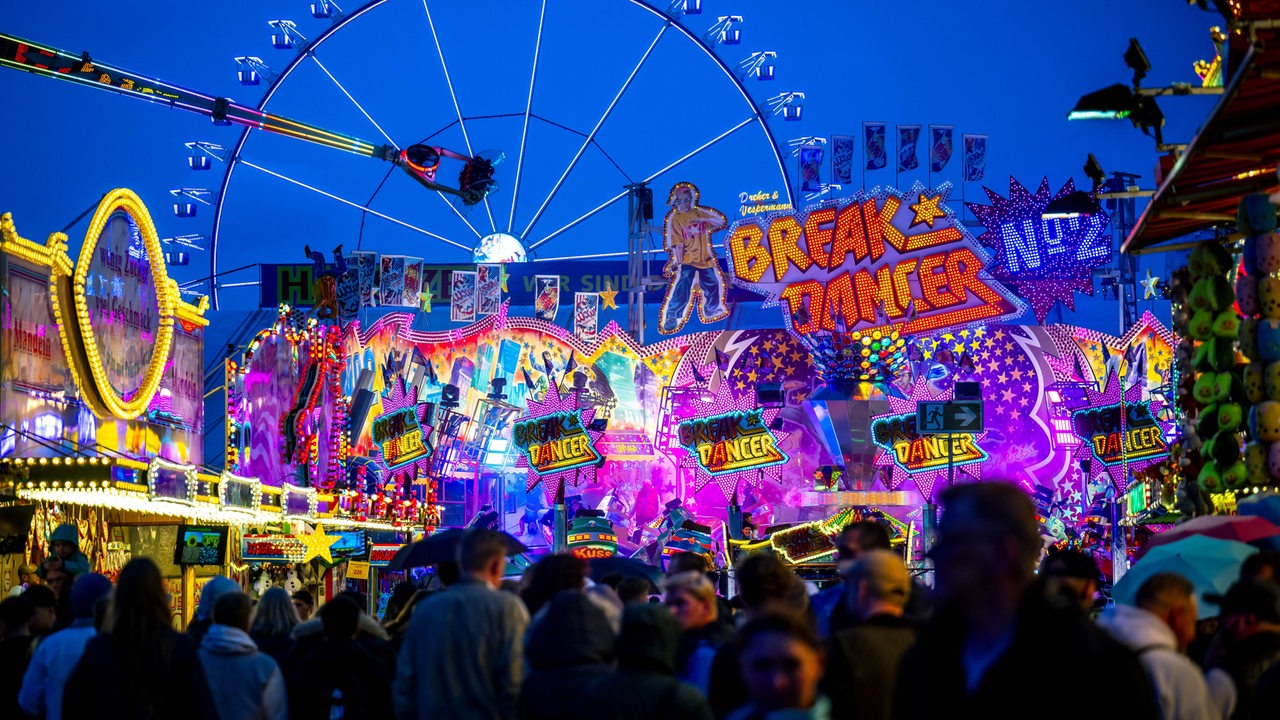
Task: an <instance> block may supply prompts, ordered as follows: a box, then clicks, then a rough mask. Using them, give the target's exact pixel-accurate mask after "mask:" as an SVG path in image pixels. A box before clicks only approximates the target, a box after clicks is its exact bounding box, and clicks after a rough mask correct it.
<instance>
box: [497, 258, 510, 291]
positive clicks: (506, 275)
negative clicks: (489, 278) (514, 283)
mask: <svg viewBox="0 0 1280 720" xmlns="http://www.w3.org/2000/svg"><path fill="white" fill-rule="evenodd" d="M498 267H500V268H501V270H499V272H500V273H501V274H500V275H499V276H498V277H500V278H502V292H509V291H508V290H507V278H509V277H511V273H509V272H507V264H506V263H503V264H502V265H499V266H498Z"/></svg>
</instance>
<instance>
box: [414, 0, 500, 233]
mask: <svg viewBox="0 0 1280 720" xmlns="http://www.w3.org/2000/svg"><path fill="white" fill-rule="evenodd" d="M422 9H423V11H425V12H426V14H427V25H428V26H430V28H431V39H432V40H433V41H434V42H435V45H436V54H437V55H439V56H440V67H442V68H444V82H445V84H446V85H447V86H448V87H449V97H450V98H451V99H452V100H453V110H454V112H455V113H457V115H458V127H460V128H462V139H463V141H464V142H465V143H466V145H467V156H468V157H475V150H474V149H473V148H472V147H471V135H470V134H469V133H467V123H466V121H465V120H464V119H463V115H462V108H461V107H460V106H459V105H458V93H457V91H455V90H454V89H453V77H452V76H451V75H450V73H449V63H448V62H446V61H445V59H444V48H443V47H441V46H440V36H439V35H438V34H436V23H435V20H434V19H432V17H431V8H430V7H429V6H428V4H427V0H422ZM484 211H485V212H486V213H487V214H488V215H489V226H490V227H491V228H492V229H493V232H497V231H498V224H497V223H496V222H494V220H493V208H492V207H490V205H489V197H488V194H487V193H486V194H485V197H484Z"/></svg>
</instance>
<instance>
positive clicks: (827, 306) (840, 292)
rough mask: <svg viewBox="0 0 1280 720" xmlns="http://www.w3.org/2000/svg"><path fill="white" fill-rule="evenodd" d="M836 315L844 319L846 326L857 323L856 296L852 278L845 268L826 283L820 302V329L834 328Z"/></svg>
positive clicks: (849, 326)
mask: <svg viewBox="0 0 1280 720" xmlns="http://www.w3.org/2000/svg"><path fill="white" fill-rule="evenodd" d="M837 316H839V317H840V318H841V319H843V320H844V326H845V327H846V328H851V327H853V326H854V325H856V324H857V323H858V297H857V295H855V294H854V292H853V278H852V277H850V275H849V271H847V270H846V271H845V272H842V273H840V274H839V275H837V276H835V278H834V279H832V280H830V281H829V282H828V283H827V292H826V299H825V300H824V301H823V303H822V329H824V330H835V329H836V317H837Z"/></svg>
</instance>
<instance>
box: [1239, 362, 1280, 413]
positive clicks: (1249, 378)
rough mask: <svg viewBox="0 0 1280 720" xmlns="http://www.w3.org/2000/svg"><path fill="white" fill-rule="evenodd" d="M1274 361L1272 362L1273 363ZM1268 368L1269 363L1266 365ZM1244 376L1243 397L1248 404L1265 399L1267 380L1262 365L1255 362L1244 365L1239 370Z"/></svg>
mask: <svg viewBox="0 0 1280 720" xmlns="http://www.w3.org/2000/svg"><path fill="white" fill-rule="evenodd" d="M1274 364H1275V363H1272V365H1274ZM1267 367H1268V368H1269V367H1271V365H1268V366H1267ZM1241 375H1242V377H1243V378H1244V397H1245V400H1247V401H1248V402H1249V403H1250V404H1253V403H1259V402H1262V401H1263V400H1266V399H1267V381H1266V373H1265V372H1264V371H1263V369H1262V366H1261V365H1259V364H1257V363H1251V364H1249V365H1245V366H1244V368H1243V369H1242V370H1241Z"/></svg>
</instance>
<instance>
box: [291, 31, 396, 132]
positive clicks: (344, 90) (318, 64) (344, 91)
mask: <svg viewBox="0 0 1280 720" xmlns="http://www.w3.org/2000/svg"><path fill="white" fill-rule="evenodd" d="M308 55H310V57H311V59H312V61H314V62H315V64H316V67H318V68H320V70H321V71H322V72H324V74H325V75H327V76H328V77H329V79H330V80H332V81H333V84H334V85H336V86H338V90H340V91H341V92H342V94H343V95H346V96H347V99H348V100H350V101H351V104H352V105H355V106H356V109H357V110H359V111H360V114H361V115H364V116H365V119H367V120H368V121H369V122H370V123H372V124H373V126H374V127H375V128H377V130H378V132H379V133H382V137H384V138H386V140H387V144H388V145H390V146H391V147H393V148H395V151H396V152H400V146H399V145H398V144H396V141H395V140H392V139H391V136H390V135H388V134H387V131H386V130H383V129H382V126H381V125H379V124H378V121H377V120H374V119H373V116H372V115H370V114H369V113H368V111H366V110H365V109H364V107H363V106H362V105H361V104H360V102H359V101H357V100H356V99H355V97H353V96H352V95H351V93H349V92H347V88H346V87H344V86H343V85H342V83H340V82H338V78H336V77H334V76H333V73H331V72H329V68H327V67H325V66H324V63H322V62H320V58H318V57H316V54H315V53H308Z"/></svg>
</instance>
